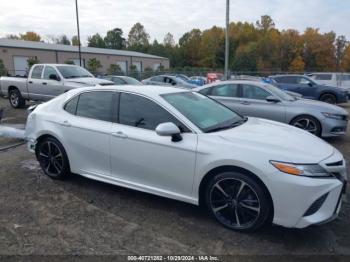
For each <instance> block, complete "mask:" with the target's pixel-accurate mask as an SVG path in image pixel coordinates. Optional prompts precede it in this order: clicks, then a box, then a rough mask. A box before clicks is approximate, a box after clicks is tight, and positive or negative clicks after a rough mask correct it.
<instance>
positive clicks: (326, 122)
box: [321, 117, 348, 137]
mask: <svg viewBox="0 0 350 262" xmlns="http://www.w3.org/2000/svg"><path fill="white" fill-rule="evenodd" d="M321 123H322V137H332V136H342V135H345V134H346V130H347V127H348V119H347V118H346V119H343V120H340V119H333V118H328V117H326V118H324V119H323V120H322V121H321Z"/></svg>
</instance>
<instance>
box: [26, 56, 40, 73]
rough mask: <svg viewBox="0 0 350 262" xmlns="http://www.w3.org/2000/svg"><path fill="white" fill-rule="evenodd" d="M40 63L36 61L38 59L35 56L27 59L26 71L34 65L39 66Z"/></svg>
mask: <svg viewBox="0 0 350 262" xmlns="http://www.w3.org/2000/svg"><path fill="white" fill-rule="evenodd" d="M39 63H40V61H39V60H38V58H37V57H36V56H32V57H29V58H28V59H27V65H28V70H30V68H31V67H32V66H33V65H35V64H39Z"/></svg>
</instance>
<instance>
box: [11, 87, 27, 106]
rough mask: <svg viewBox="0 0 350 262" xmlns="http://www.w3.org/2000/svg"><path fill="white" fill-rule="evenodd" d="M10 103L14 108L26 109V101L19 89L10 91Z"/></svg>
mask: <svg viewBox="0 0 350 262" xmlns="http://www.w3.org/2000/svg"><path fill="white" fill-rule="evenodd" d="M9 101H10V105H11V106H12V107H13V108H21V107H24V105H25V104H26V101H25V100H24V99H23V97H22V95H21V92H19V90H18V89H12V90H10V91H9Z"/></svg>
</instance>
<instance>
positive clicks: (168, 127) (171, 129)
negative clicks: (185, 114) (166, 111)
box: [156, 122, 182, 142]
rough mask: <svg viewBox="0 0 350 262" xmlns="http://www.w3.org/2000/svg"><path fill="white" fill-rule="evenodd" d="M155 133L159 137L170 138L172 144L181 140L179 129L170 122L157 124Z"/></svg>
mask: <svg viewBox="0 0 350 262" xmlns="http://www.w3.org/2000/svg"><path fill="white" fill-rule="evenodd" d="M156 133H157V135H159V136H171V141H173V142H179V141H181V140H182V136H181V132H180V129H179V128H178V127H177V126H176V125H175V124H174V123H172V122H166V123H161V124H159V125H158V126H157V127H156Z"/></svg>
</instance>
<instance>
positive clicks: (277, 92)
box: [264, 84, 297, 101]
mask: <svg viewBox="0 0 350 262" xmlns="http://www.w3.org/2000/svg"><path fill="white" fill-rule="evenodd" d="M264 87H265V88H266V89H267V90H269V91H270V92H271V93H272V94H274V95H275V96H277V97H279V98H280V99H282V100H285V101H295V100H297V99H296V98H295V97H292V96H291V95H289V94H287V93H286V92H284V91H283V90H281V89H279V88H278V87H275V86H273V85H270V84H266V85H264Z"/></svg>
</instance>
